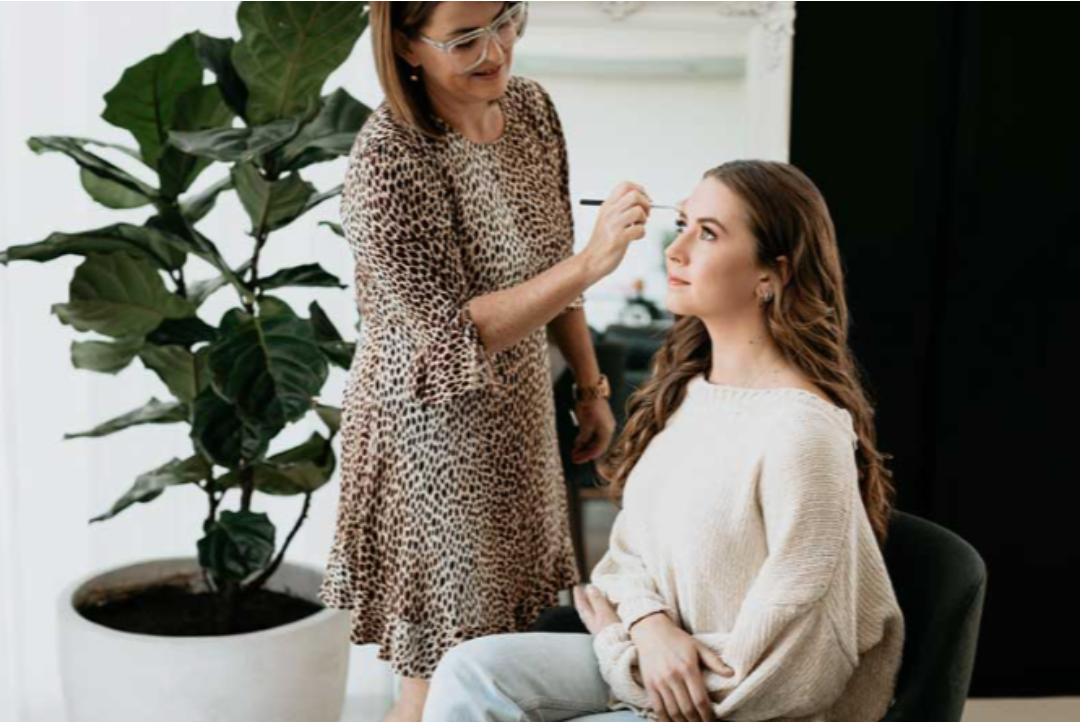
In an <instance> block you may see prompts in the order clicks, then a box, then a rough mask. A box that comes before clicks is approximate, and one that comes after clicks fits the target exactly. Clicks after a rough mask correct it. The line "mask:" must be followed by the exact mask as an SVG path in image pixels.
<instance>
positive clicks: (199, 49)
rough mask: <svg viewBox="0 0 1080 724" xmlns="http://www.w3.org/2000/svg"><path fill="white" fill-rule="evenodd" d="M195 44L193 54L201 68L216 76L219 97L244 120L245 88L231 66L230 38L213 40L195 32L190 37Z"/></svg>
mask: <svg viewBox="0 0 1080 724" xmlns="http://www.w3.org/2000/svg"><path fill="white" fill-rule="evenodd" d="M191 41H192V43H194V44H195V54H196V55H197V56H198V58H199V64H200V65H202V67H203V68H205V69H206V70H208V71H210V72H211V73H213V74H214V75H215V76H217V84H218V86H220V87H221V95H222V96H224V98H225V102H226V103H228V104H229V108H231V109H232V110H233V112H234V113H235V114H236V115H238V116H240V117H241V118H244V117H245V116H244V113H245V110H244V109H245V107H246V106H247V87H245V86H244V81H243V80H242V79H241V78H240V76H239V75H238V74H237V72H236V68H234V67H233V64H232V49H233V45H234V44H235V43H234V41H233V39H232V38H215V37H212V36H210V35H205V34H203V33H200V32H198V31H196V32H195V33H193V34H192V36H191Z"/></svg>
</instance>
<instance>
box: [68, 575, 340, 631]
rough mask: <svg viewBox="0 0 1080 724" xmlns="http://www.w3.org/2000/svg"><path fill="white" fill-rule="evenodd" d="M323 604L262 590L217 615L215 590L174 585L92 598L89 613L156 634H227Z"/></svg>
mask: <svg viewBox="0 0 1080 724" xmlns="http://www.w3.org/2000/svg"><path fill="white" fill-rule="evenodd" d="M323 608H324V607H323V606H322V605H320V604H318V603H313V602H311V601H307V600H304V599H301V598H296V597H295V596H292V595H289V594H287V593H279V592H277V591H268V590H265V589H258V590H256V591H251V592H249V593H247V594H245V595H244V596H242V597H241V598H240V600H239V601H238V603H237V608H236V612H235V616H233V621H232V622H231V623H228V624H222V623H221V622H219V621H218V620H217V619H216V616H218V608H217V607H216V606H215V599H214V596H213V595H212V594H209V593H203V592H195V591H191V590H189V589H187V588H185V587H179V586H175V585H157V586H153V587H149V588H143V589H141V590H138V591H134V592H131V593H127V594H124V595H122V596H116V597H113V598H109V599H106V600H104V601H99V602H94V603H88V604H85V605H83V606H81V607H80V608H79V609H78V611H79V613H80V614H82V615H83V616H84V617H85V618H88V619H90V620H91V621H93V622H95V623H98V624H101V625H102V626H106V627H108V628H111V629H116V630H118V631H128V632H131V633H142V634H152V635H155V636H227V635H231V634H241V633H251V632H253V631H263V630H266V629H270V628H274V627H276V626H283V625H285V624H288V623H292V622H293V621H299V620H300V619H303V618H307V617H308V616H310V615H312V614H314V613H318V612H319V611H322V610H323Z"/></svg>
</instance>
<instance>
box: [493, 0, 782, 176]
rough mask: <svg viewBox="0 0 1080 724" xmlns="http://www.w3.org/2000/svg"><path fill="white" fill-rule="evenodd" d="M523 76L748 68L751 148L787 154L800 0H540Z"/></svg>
mask: <svg viewBox="0 0 1080 724" xmlns="http://www.w3.org/2000/svg"><path fill="white" fill-rule="evenodd" d="M529 16H530V17H529V28H528V35H527V40H526V41H523V42H522V44H521V45H520V46H518V50H516V51H515V60H514V63H515V72H520V73H521V74H523V75H530V74H536V75H538V76H552V75H563V74H574V75H579V76H593V77H602V76H618V77H622V78H637V77H640V78H649V79H657V78H662V77H686V76H687V75H688V74H690V75H697V76H710V75H711V76H718V77H719V76H733V75H742V76H744V80H745V84H746V100H745V102H746V109H745V116H744V117H745V119H746V142H745V149H744V154H743V155H745V156H746V157H756V158H768V159H773V160H778V161H787V160H788V148H789V136H790V128H791V74H792V46H793V37H794V26H795V3H794V2H532V3H530V9H529Z"/></svg>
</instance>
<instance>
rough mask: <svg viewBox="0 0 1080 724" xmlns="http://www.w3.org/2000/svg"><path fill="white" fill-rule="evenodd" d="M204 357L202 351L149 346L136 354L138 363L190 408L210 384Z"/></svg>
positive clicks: (203, 350) (177, 347)
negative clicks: (152, 372) (139, 361)
mask: <svg viewBox="0 0 1080 724" xmlns="http://www.w3.org/2000/svg"><path fill="white" fill-rule="evenodd" d="M206 357H207V353H206V348H205V347H204V348H203V349H201V350H199V351H198V352H190V351H188V350H187V349H185V348H184V347H181V346H179V345H167V346H164V347H158V346H156V345H152V344H150V345H146V346H145V347H144V348H143V349H142V351H140V352H139V359H141V360H142V363H143V364H144V365H146V366H147V367H148V368H149V369H151V370H153V371H154V373H155V374H157V376H158V377H159V378H161V381H162V382H164V383H165V386H166V387H168V388H169V392H171V393H173V395H175V396H176V399H178V400H180V401H181V402H185V403H189V404H190V403H192V402H194V401H195V397H196V395H198V394H199V393H200V392H202V391H203V390H204V389H205V388H206V386H207V385H208V384H210V373H209V372H208V371H207V369H206Z"/></svg>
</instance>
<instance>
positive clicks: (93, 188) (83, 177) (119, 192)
mask: <svg viewBox="0 0 1080 724" xmlns="http://www.w3.org/2000/svg"><path fill="white" fill-rule="evenodd" d="M79 181H81V182H82V186H83V189H84V190H85V191H86V193H88V194H90V198H92V199H93V200H94V201H97V202H98V203H99V204H101V205H102V206H104V207H106V208H109V209H137V208H140V207H142V206H146V205H148V204H150V203H151V202H152V201H153V199H151V198H149V197H148V196H144V195H143V194H141V193H139V192H138V191H132V190H131V189H130V188H128V187H127V186H122V185H120V184H118V183H116V182H115V181H111V180H109V179H107V178H103V177H101V176H98V175H97V174H95V173H92V172H90V171H88V170H87V169H85V168H80V169H79Z"/></svg>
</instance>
